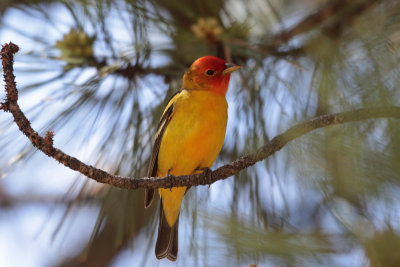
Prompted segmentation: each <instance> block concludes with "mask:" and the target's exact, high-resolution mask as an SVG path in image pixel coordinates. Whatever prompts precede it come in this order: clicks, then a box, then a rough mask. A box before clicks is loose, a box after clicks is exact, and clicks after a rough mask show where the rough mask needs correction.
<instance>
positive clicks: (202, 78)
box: [145, 56, 240, 261]
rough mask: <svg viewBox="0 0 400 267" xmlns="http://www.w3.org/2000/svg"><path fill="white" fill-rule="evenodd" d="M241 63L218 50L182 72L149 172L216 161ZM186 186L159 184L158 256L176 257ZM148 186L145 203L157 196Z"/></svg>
mask: <svg viewBox="0 0 400 267" xmlns="http://www.w3.org/2000/svg"><path fill="white" fill-rule="evenodd" d="M239 68H240V66H237V65H234V64H231V63H227V62H226V61H225V60H223V59H220V58H218V57H214V56H205V57H201V58H199V59H197V60H196V61H195V62H194V63H193V64H192V65H191V66H190V68H189V70H187V71H186V73H185V75H184V76H183V84H182V90H180V91H179V92H177V93H176V94H175V95H173V96H172V98H171V100H170V101H169V102H168V104H167V107H166V108H165V110H164V112H163V115H162V117H161V120H160V122H159V124H158V129H157V134H156V137H155V142H154V147H153V152H152V155H151V159H150V166H149V170H148V176H149V177H155V176H157V177H164V176H167V175H175V176H178V175H188V174H193V173H198V172H202V171H204V170H206V169H208V168H210V167H211V165H212V164H213V163H214V161H215V158H216V157H217V155H218V153H219V151H220V150H221V147H222V144H223V142H224V138H225V130H226V123H227V118H228V114H227V110H228V104H227V102H226V99H225V94H226V91H227V90H228V85H229V79H230V74H231V73H232V72H233V71H235V70H238V69H239ZM186 190H187V187H173V188H171V189H159V190H158V192H159V194H160V197H161V207H160V221H159V228H158V237H157V243H156V248H155V253H156V257H157V258H158V259H162V258H165V257H167V258H168V259H169V260H171V261H175V260H176V258H177V254H178V223H179V211H180V207H181V202H182V198H183V195H184V194H185V192H186ZM153 196H154V190H147V191H146V196H145V207H148V206H149V205H150V204H151V202H152V199H153Z"/></svg>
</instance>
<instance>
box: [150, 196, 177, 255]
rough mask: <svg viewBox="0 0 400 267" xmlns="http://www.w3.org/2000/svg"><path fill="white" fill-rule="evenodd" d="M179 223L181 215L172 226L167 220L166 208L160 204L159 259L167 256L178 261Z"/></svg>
mask: <svg viewBox="0 0 400 267" xmlns="http://www.w3.org/2000/svg"><path fill="white" fill-rule="evenodd" d="M178 224H179V216H178V218H177V219H176V222H175V224H174V225H173V226H172V227H171V226H169V224H168V222H167V218H166V217H165V215H164V209H163V205H162V200H161V205H160V220H159V225H158V236H157V243H156V257H157V259H162V258H167V259H169V260H170V261H176V258H177V256H178Z"/></svg>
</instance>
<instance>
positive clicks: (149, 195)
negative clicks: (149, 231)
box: [144, 91, 181, 208]
mask: <svg viewBox="0 0 400 267" xmlns="http://www.w3.org/2000/svg"><path fill="white" fill-rule="evenodd" d="M180 92H181V91H178V92H176V93H175V94H174V95H173V96H171V98H170V100H169V101H168V104H167V107H168V106H169V107H168V108H167V110H166V111H164V114H163V115H162V116H161V120H160V122H159V123H158V126H157V133H156V138H155V141H154V146H153V151H152V153H151V158H150V164H149V170H148V171H147V177H155V176H156V175H157V169H158V164H157V162H158V152H159V151H160V145H161V140H162V137H163V135H164V132H165V129H167V126H168V124H169V122H170V121H171V118H172V114H173V112H174V103H172V104H170V102H171V101H173V99H174V98H175V96H176V95H178V94H179V93H180ZM153 198H154V189H146V190H145V193H144V207H145V208H147V207H149V206H150V205H151V202H152V201H153Z"/></svg>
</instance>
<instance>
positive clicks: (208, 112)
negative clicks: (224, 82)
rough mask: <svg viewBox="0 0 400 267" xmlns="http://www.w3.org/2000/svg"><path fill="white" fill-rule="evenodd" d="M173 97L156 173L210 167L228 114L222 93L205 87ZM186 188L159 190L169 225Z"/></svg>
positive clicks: (182, 172)
mask: <svg viewBox="0 0 400 267" xmlns="http://www.w3.org/2000/svg"><path fill="white" fill-rule="evenodd" d="M173 100H174V112H173V115H172V118H171V121H170V122H169V124H168V127H167V128H166V130H165V132H164V134H163V137H162V141H161V145H160V151H159V155H158V171H157V176H159V177H163V176H166V175H167V174H172V175H176V176H177V175H187V174H192V173H195V172H196V170H197V171H198V170H199V169H201V168H205V167H207V168H210V167H211V166H212V164H213V163H214V161H215V159H216V158H217V156H218V153H219V152H220V150H221V148H222V145H223V142H224V139H225V131H226V123H227V118H228V114H227V109H228V104H227V102H226V100H225V96H223V95H219V94H216V93H214V92H210V91H205V90H204V91H200V90H183V91H182V92H181V93H180V94H178V95H177V96H176V99H173ZM185 191H186V187H177V188H173V189H172V190H170V189H160V190H159V193H160V195H161V198H162V201H163V206H164V211H165V215H166V218H167V221H168V223H169V224H170V225H173V223H174V222H175V220H176V218H177V216H178V215H179V210H180V203H181V201H182V198H183V195H184V193H185Z"/></svg>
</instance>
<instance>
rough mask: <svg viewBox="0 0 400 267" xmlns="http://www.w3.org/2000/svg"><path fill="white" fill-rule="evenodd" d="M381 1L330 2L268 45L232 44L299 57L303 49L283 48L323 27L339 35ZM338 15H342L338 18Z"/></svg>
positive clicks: (238, 40) (266, 52) (273, 53)
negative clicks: (360, 15)
mask: <svg viewBox="0 0 400 267" xmlns="http://www.w3.org/2000/svg"><path fill="white" fill-rule="evenodd" d="M380 1H382V0H364V1H349V0H332V1H328V2H327V3H326V4H324V5H323V6H321V7H320V8H319V9H318V10H317V11H316V12H314V13H312V14H310V15H308V16H307V17H305V18H304V19H303V20H301V21H300V22H299V23H297V24H296V25H294V26H293V27H291V28H290V29H287V30H284V31H282V32H281V33H279V34H277V35H275V36H272V37H271V38H270V40H269V42H268V43H267V44H259V45H255V44H249V43H248V42H247V41H245V40H240V39H233V40H231V41H230V43H231V44H233V45H236V46H240V47H245V48H247V49H249V50H252V51H254V52H256V53H260V54H262V55H273V56H277V57H287V56H298V55H301V54H302V53H303V49H302V48H300V47H289V48H287V49H286V50H283V49H281V47H282V46H283V45H285V44H287V43H288V42H289V41H290V40H291V39H293V38H294V37H296V36H299V35H301V34H304V33H306V32H308V31H310V30H312V29H315V28H319V27H321V26H322V31H323V32H325V33H328V34H330V35H332V36H334V35H338V34H339V33H340V32H341V31H342V29H344V27H343V26H344V25H348V24H350V23H351V21H352V20H353V19H354V18H355V17H356V16H357V15H359V14H362V13H363V12H364V11H365V10H367V9H368V8H370V7H371V6H372V5H373V4H375V3H376V2H380ZM338 14H341V15H340V16H337V15H338ZM327 22H329V23H327Z"/></svg>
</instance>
